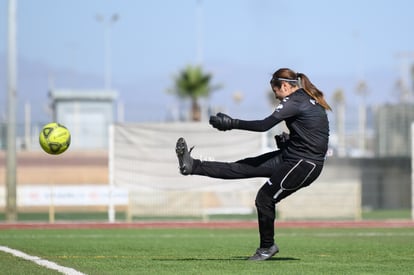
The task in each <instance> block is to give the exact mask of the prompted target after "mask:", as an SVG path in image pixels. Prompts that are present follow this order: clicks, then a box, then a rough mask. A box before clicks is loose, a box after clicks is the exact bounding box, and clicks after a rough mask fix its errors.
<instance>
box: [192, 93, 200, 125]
mask: <svg viewBox="0 0 414 275" xmlns="http://www.w3.org/2000/svg"><path fill="white" fill-rule="evenodd" d="M191 119H192V121H201V107H200V104H198V101H197V99H196V98H193V99H192V100H191Z"/></svg>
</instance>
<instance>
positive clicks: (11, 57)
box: [6, 0, 17, 222]
mask: <svg viewBox="0 0 414 275" xmlns="http://www.w3.org/2000/svg"><path fill="white" fill-rule="evenodd" d="M8 23H9V25H8V55H7V73H8V81H7V156H6V187H7V195H6V197H7V202H6V220H7V221H8V222H15V221H16V220H17V194H16V181H17V180H16V162H17V161H16V97H17V61H16V59H17V47H16V40H17V39H16V37H17V26H16V25H17V0H9V6H8Z"/></svg>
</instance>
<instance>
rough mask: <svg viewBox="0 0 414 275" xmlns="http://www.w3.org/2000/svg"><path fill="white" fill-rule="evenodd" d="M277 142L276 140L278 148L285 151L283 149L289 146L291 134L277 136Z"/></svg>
mask: <svg viewBox="0 0 414 275" xmlns="http://www.w3.org/2000/svg"><path fill="white" fill-rule="evenodd" d="M275 140H276V145H277V148H279V149H283V148H285V147H286V146H287V143H288V141H289V134H288V133H285V132H283V133H282V134H280V135H276V136H275Z"/></svg>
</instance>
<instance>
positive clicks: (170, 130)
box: [109, 123, 361, 220]
mask: <svg viewBox="0 0 414 275" xmlns="http://www.w3.org/2000/svg"><path fill="white" fill-rule="evenodd" d="M109 132H110V146H109V148H110V149H109V173H110V175H109V179H110V186H111V188H115V187H122V188H126V189H128V191H129V217H130V218H132V217H134V216H141V217H143V216H149V217H156V216H159V217H161V216H202V217H208V216H209V215H211V214H248V213H253V212H254V211H255V207H254V200H255V196H256V192H257V191H258V189H259V188H260V187H261V185H262V184H264V183H265V181H266V179H264V178H254V179H243V180H221V179H212V178H208V177H203V176H182V175H181V174H180V173H179V170H178V162H177V157H176V155H175V143H176V141H177V139H178V138H179V137H184V138H185V139H186V141H187V144H188V146H189V147H191V146H195V148H194V150H193V152H192V155H193V156H194V157H195V158H201V159H203V160H218V161H235V160H238V159H241V158H245V157H250V156H256V155H259V154H261V153H263V152H265V151H269V150H273V148H271V149H269V148H266V146H265V144H267V139H266V136H265V135H264V134H262V133H256V132H248V131H241V130H232V131H226V132H221V131H217V130H216V129H213V128H212V127H211V126H209V125H208V124H207V123H156V124H154V123H137V124H116V125H113V126H111V129H110V131H109ZM360 198H361V184H360V182H358V181H352V182H349V181H340V180H335V181H334V182H333V181H332V180H331V179H328V180H325V181H324V179H323V178H321V180H317V181H316V182H315V183H314V184H313V185H311V186H310V187H309V188H305V189H303V190H300V191H298V192H297V193H295V194H294V195H292V196H291V197H289V198H287V199H285V200H283V201H282V202H281V203H280V204H279V206H278V212H279V218H282V219H290V218H292V219H296V218H351V219H358V218H360V212H361V211H360V209H361V199H360ZM111 208H112V210H111ZM111 213H112V215H111ZM113 213H114V211H113V207H111V206H110V215H109V216H110V217H111V216H112V220H113ZM110 220H111V219H110Z"/></svg>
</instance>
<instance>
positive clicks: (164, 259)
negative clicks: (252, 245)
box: [152, 256, 300, 261]
mask: <svg viewBox="0 0 414 275" xmlns="http://www.w3.org/2000/svg"><path fill="white" fill-rule="evenodd" d="M247 258H248V257H246V256H235V257H231V258H153V259H152V260H153V261H247ZM266 261H300V259H298V258H292V257H273V258H270V259H268V260H266Z"/></svg>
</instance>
